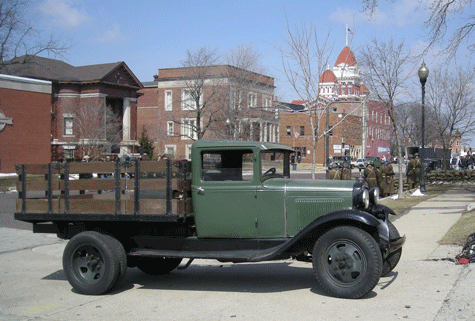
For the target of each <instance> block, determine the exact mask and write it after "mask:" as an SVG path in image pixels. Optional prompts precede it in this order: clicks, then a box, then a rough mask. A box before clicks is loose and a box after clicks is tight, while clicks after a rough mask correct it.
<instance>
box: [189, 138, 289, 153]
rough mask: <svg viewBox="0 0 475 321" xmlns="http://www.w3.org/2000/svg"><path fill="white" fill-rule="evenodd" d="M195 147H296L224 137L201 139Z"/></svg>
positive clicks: (285, 148) (287, 148)
mask: <svg viewBox="0 0 475 321" xmlns="http://www.w3.org/2000/svg"><path fill="white" fill-rule="evenodd" d="M193 147H194V148H223V147H224V148H225V147H231V148H259V149H261V150H267V149H283V150H288V151H292V152H293V151H294V149H293V148H292V147H290V146H288V145H285V144H279V143H265V142H255V141H240V140H222V139H200V140H197V141H195V142H194V143H193Z"/></svg>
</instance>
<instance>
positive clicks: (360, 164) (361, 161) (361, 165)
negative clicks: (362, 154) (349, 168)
mask: <svg viewBox="0 0 475 321" xmlns="http://www.w3.org/2000/svg"><path fill="white" fill-rule="evenodd" d="M351 165H353V167H354V168H364V159H363V158H358V159H357V160H354V161H351Z"/></svg>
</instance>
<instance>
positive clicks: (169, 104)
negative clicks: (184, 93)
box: [165, 90, 173, 110]
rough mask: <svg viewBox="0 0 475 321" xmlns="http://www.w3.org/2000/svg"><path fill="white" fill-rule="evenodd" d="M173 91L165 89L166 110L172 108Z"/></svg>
mask: <svg viewBox="0 0 475 321" xmlns="http://www.w3.org/2000/svg"><path fill="white" fill-rule="evenodd" d="M172 98H173V96H172V91H171V90H165V110H172Z"/></svg>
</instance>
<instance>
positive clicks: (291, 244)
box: [251, 209, 389, 261]
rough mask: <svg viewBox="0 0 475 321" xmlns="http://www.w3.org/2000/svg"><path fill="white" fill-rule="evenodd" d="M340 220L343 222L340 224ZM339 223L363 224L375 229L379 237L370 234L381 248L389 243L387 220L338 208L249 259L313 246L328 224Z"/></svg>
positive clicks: (361, 212) (292, 251)
mask: <svg viewBox="0 0 475 321" xmlns="http://www.w3.org/2000/svg"><path fill="white" fill-rule="evenodd" d="M342 222H345V223H343V224H342ZM340 225H355V226H363V228H364V229H365V230H371V229H373V230H375V231H377V235H378V236H379V237H375V235H372V236H373V237H375V240H376V242H377V243H378V244H379V246H380V248H381V249H382V250H383V248H385V247H387V246H388V244H389V228H388V225H387V222H385V221H383V220H379V219H377V218H376V217H375V216H373V215H372V214H369V213H367V212H363V211H359V210H353V209H347V210H338V211H334V212H330V213H328V214H325V215H322V216H320V217H318V218H316V219H315V220H314V221H312V222H311V223H310V224H308V225H307V226H306V227H305V228H304V229H302V230H301V231H300V232H299V233H297V234H296V235H295V236H294V237H293V238H291V239H290V240H289V241H288V242H285V243H283V244H281V245H279V246H278V247H277V248H275V247H274V248H272V249H268V251H264V252H267V253H260V255H258V256H257V257H254V258H253V259H252V260H251V261H265V260H273V259H279V258H283V257H285V256H286V253H294V252H297V251H298V250H300V249H303V248H305V247H309V246H313V243H314V242H315V240H316V239H317V238H318V237H319V236H320V235H322V234H323V233H324V232H326V231H327V230H328V228H329V226H340ZM269 252H271V253H269Z"/></svg>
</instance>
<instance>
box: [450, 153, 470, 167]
mask: <svg viewBox="0 0 475 321" xmlns="http://www.w3.org/2000/svg"><path fill="white" fill-rule="evenodd" d="M450 165H451V166H452V168H453V169H455V170H471V169H474V166H475V156H474V155H472V152H471V151H468V153H467V154H466V155H464V156H454V157H452V159H451V161H450Z"/></svg>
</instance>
